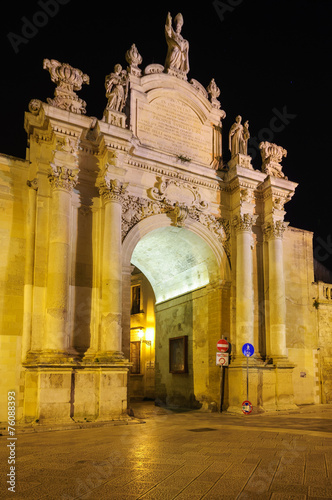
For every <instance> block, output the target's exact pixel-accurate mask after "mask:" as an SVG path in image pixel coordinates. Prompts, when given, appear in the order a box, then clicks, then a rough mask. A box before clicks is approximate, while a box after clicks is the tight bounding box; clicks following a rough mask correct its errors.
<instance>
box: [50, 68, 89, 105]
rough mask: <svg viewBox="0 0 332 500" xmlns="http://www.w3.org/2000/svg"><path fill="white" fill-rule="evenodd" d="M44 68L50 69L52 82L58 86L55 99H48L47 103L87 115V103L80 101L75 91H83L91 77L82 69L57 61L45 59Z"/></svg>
mask: <svg viewBox="0 0 332 500" xmlns="http://www.w3.org/2000/svg"><path fill="white" fill-rule="evenodd" d="M43 68H44V69H48V71H49V73H50V75H51V80H52V82H54V83H56V84H57V87H56V89H55V91H54V96H55V97H54V99H50V98H48V99H47V102H48V103H49V104H50V105H51V106H55V107H56V108H60V109H65V110H66V111H71V112H72V113H77V114H85V113H86V109H85V108H86V102H85V101H83V100H82V99H80V98H79V97H78V96H77V94H76V92H74V91H75V90H81V88H82V85H83V84H84V83H86V84H87V85H88V84H89V83H90V79H89V76H88V75H86V74H84V73H83V72H82V71H81V70H80V69H76V68H73V67H72V66H70V65H69V64H67V63H60V62H59V61H56V60H55V59H51V60H49V59H44V61H43Z"/></svg>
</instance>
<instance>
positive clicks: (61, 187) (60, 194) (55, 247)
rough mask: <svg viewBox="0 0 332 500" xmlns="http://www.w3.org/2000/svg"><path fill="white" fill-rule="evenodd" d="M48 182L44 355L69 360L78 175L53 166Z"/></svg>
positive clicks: (66, 168)
mask: <svg viewBox="0 0 332 500" xmlns="http://www.w3.org/2000/svg"><path fill="white" fill-rule="evenodd" d="M51 168H52V173H51V174H50V176H49V180H50V183H51V186H52V199H51V210H50V229H49V230H50V236H49V253H48V277H47V297H46V332H45V338H44V345H43V350H44V355H47V354H50V355H51V356H52V357H54V356H57V357H61V356H68V355H69V354H73V353H71V352H70V350H71V349H70V346H71V342H70V338H69V332H68V308H69V270H70V237H71V235H70V227H71V209H72V203H71V201H72V200H71V197H72V189H73V187H74V186H75V185H76V182H77V172H75V171H74V170H73V169H71V168H68V167H65V166H63V165H61V166H57V165H55V164H51Z"/></svg>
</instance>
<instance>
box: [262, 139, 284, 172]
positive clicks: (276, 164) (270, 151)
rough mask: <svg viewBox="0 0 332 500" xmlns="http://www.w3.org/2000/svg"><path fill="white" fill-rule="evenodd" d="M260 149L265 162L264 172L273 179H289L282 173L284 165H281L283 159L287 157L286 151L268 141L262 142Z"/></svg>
mask: <svg viewBox="0 0 332 500" xmlns="http://www.w3.org/2000/svg"><path fill="white" fill-rule="evenodd" d="M259 149H260V150H261V156H262V160H263V164H262V172H265V173H266V174H268V175H271V176H272V177H279V178H285V179H287V177H285V174H284V173H283V172H282V165H280V163H281V161H282V158H283V157H286V156H287V151H286V149H284V148H282V147H281V146H277V145H276V144H272V143H271V142H267V141H265V142H261V143H260V144H259Z"/></svg>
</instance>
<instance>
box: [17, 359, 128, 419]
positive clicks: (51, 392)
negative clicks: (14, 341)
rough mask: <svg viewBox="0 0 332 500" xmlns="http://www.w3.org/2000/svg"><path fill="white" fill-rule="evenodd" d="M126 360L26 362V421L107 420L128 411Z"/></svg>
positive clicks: (119, 417)
mask: <svg viewBox="0 0 332 500" xmlns="http://www.w3.org/2000/svg"><path fill="white" fill-rule="evenodd" d="M127 379H128V364H127V365H126V364H124V363H123V364H122V365H119V364H116V363H114V364H113V365H112V364H108V365H106V366H105V365H101V366H96V365H94V366H83V365H78V364H76V366H69V365H68V364H67V365H64V366H63V367H59V366H49V367H43V366H40V365H39V366H38V365H36V366H34V367H32V366H29V367H28V368H27V369H26V372H25V398H24V410H23V415H24V417H23V419H24V421H25V422H26V423H41V424H43V423H44V422H47V423H54V424H63V423H73V422H77V421H78V422H79V421H82V422H83V421H84V422H85V421H87V420H90V421H95V420H101V421H107V420H113V419H121V418H123V417H124V416H126V415H127Z"/></svg>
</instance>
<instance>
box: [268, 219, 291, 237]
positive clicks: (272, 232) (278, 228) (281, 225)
mask: <svg viewBox="0 0 332 500" xmlns="http://www.w3.org/2000/svg"><path fill="white" fill-rule="evenodd" d="M288 224H289V222H284V221H282V220H277V221H272V222H268V223H267V224H265V225H264V226H263V232H264V235H265V238H266V239H267V240H269V239H271V238H282V237H283V235H284V232H285V231H286V229H287V226H288Z"/></svg>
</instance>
